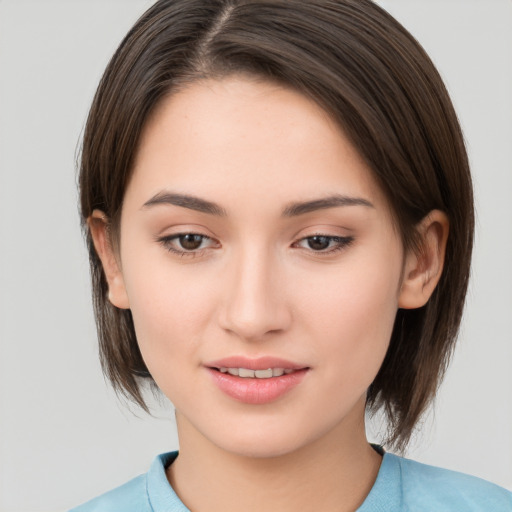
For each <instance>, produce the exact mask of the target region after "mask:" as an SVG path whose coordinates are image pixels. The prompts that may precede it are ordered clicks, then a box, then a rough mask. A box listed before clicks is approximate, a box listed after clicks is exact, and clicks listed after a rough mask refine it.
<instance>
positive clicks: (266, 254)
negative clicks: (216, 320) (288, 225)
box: [222, 240, 289, 339]
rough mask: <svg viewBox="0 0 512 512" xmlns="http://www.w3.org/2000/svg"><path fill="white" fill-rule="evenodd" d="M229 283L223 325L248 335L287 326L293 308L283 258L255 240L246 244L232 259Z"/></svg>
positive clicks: (228, 268) (251, 336)
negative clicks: (288, 300)
mask: <svg viewBox="0 0 512 512" xmlns="http://www.w3.org/2000/svg"><path fill="white" fill-rule="evenodd" d="M226 272H227V273H228V274H229V276H226V279H227V281H228V283H229V285H228V287H227V293H226V297H225V304H224V311H223V314H222V321H223V327H224V328H225V329H227V330H229V331H232V332H234V333H236V334H238V335H239V336H240V337H242V338H245V339H256V338H260V337H262V336H264V335H265V334H266V333H268V332H271V331H279V330H283V329H286V327H287V325H288V322H289V312H288V311H287V307H286V300H285V296H284V292H285V290H284V288H283V286H282V282H281V281H282V280H281V279H280V277H281V275H280V274H281V271H280V265H279V258H278V257H277V255H276V254H275V253H274V252H273V251H271V250H269V249H268V246H267V247H265V246H264V245H263V244H256V243H254V240H252V241H251V242H250V243H247V244H245V245H244V244H242V246H241V247H240V248H239V250H237V251H235V252H234V254H233V257H232V259H231V260H230V261H229V264H228V266H227V269H226Z"/></svg>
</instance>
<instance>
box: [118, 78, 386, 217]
mask: <svg viewBox="0 0 512 512" xmlns="http://www.w3.org/2000/svg"><path fill="white" fill-rule="evenodd" d="M128 188H129V190H128V191H127V195H133V192H134V191H136V192H137V195H140V196H141V197H140V200H141V201H142V200H143V199H144V196H146V197H145V200H147V199H148V198H149V197H150V196H151V195H154V194H156V193H158V192H159V191H160V190H161V189H162V188H171V189H172V190H176V191H178V192H182V193H191V192H193V193H194V194H198V195H201V196H203V197H206V198H208V197H212V196H215V197H214V199H215V200H216V201H217V200H218V201H222V200H224V201H227V202H229V204H227V209H228V210H229V208H230V206H231V207H235V206H237V202H238V203H239V204H238V206H240V207H243V205H244V204H247V202H248V198H249V197H250V198H259V199H260V202H262V203H264V202H266V203H269V200H268V199H269V198H273V199H274V203H273V204H274V206H275V208H276V209H277V208H280V207H281V204H280V203H281V202H283V201H286V200H287V199H296V200H298V199H304V198H309V197H312V196H319V195H328V194H332V193H339V194H344V195H352V196H354V195H355V196H361V197H368V198H371V199H372V202H377V203H379V202H381V203H383V202H385V200H384V197H383V195H382V193H381V191H380V189H379V187H378V186H377V184H376V182H375V180H374V179H373V177H372V175H371V172H370V170H369V169H368V167H367V165H366V164H365V162H364V161H363V159H362V158H361V156H360V155H359V154H358V152H357V151H356V150H355V149H354V147H353V146H352V145H351V144H350V142H349V141H348V139H347V138H346V136H345V135H344V134H343V132H342V130H341V129H340V127H339V126H338V125H337V124H336V123H335V122H334V121H333V120H332V119H331V118H330V117H329V115H328V114H327V113H326V112H325V111H324V110H323V109H321V108H320V107H319V106H318V105H317V104H316V103H315V102H313V101H312V100H310V99H308V98H307V97H305V96H304V95H302V94H300V93H298V92H296V91H293V90H291V89H288V88H285V87H283V86H280V85H276V84H273V83H269V82H264V81H259V80H253V79H248V78H245V77H230V78H226V79H223V80H208V81H202V82H196V83H194V84H192V85H190V86H188V87H186V88H185V89H183V90H181V91H179V92H177V93H175V94H173V95H170V96H169V97H167V98H166V99H165V100H164V101H163V102H162V103H161V104H160V105H159V107H158V108H157V109H156V111H155V112H154V113H153V115H152V117H151V118H150V120H149V121H148V123H147V125H146V127H145V129H144V131H143V134H142V137H141V140H140V144H139V149H138V152H137V155H136V160H135V165H134V172H133V176H132V180H131V182H130V185H129V187H128ZM237 199H238V201H237Z"/></svg>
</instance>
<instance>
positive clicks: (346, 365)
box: [302, 257, 400, 392]
mask: <svg viewBox="0 0 512 512" xmlns="http://www.w3.org/2000/svg"><path fill="white" fill-rule="evenodd" d="M397 261H400V260H399V259H398V260H397V259H396V258H393V257H390V258H389V259H388V258H383V259H382V260H375V259H373V260H372V261H369V260H368V261H365V260H364V259H362V258H360V259H358V261H357V264H354V265H348V264H347V265H346V266H345V267H343V268H341V267H340V269H339V270H338V271H333V272H332V274H331V275H330V276H329V277H328V278H326V279H323V280H322V281H321V282H319V283H316V284H315V285H313V281H312V282H311V283H310V284H311V286H309V287H307V289H308V294H307V295H306V294H305V295H304V300H303V303H302V316H303V318H307V319H309V322H308V323H305V324H304V328H305V329H306V330H309V331H310V332H309V333H308V335H309V337H310V338H312V339H315V340H316V347H315V351H316V353H317V354H318V357H319V358H320V357H321V358H323V359H324V360H325V358H326V355H327V357H329V358H330V362H331V364H329V370H328V372H329V373H328V376H327V378H332V379H337V380H343V382H347V383H351V384H352V385H354V384H355V383H357V382H359V383H360V390H361V391H362V392H364V390H365V389H366V387H367V385H369V384H370V383H371V382H372V381H373V379H374V377H375V375H376V373H377V372H378V370H379V368H380V366H381V364H382V361H383V360H384V357H385V354H386V351H387V348H388V346H389V341H390V338H391V333H392V329H393V324H394V320H395V317H396V312H397V309H398V285H399V280H400V267H399V265H398V264H397V263H396V262H397ZM337 372H338V376H337V377H335V374H336V373H337Z"/></svg>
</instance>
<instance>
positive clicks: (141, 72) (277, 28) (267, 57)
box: [79, 0, 474, 450]
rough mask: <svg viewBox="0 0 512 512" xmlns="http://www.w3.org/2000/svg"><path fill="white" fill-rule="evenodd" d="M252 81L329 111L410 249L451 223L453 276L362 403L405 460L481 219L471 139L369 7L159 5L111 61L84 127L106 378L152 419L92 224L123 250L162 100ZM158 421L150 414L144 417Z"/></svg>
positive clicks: (414, 54) (419, 51)
mask: <svg viewBox="0 0 512 512" xmlns="http://www.w3.org/2000/svg"><path fill="white" fill-rule="evenodd" d="M233 74H243V75H246V76H249V77H254V78H260V79H263V80H269V81H273V82H276V83H279V84H282V85H283V86H285V87H288V88H291V89H293V90H296V91H298V92H300V93H302V94H304V95H305V96H307V97H309V98H310V99H312V100H314V101H315V102H316V103H317V104H318V105H320V106H321V107H322V108H323V109H324V110H325V111H326V112H327V113H328V114H329V115H330V116H331V117H332V118H333V119H334V120H335V121H336V122H337V123H338V125H339V126H340V128H341V129H342V130H343V132H344V133H345V135H346V136H347V137H348V138H349V140H350V141H351V143H352V144H353V146H354V147H355V148H356V150H357V151H358V152H359V154H360V155H361V156H362V157H363V158H364V160H365V162H366V164H367V165H368V167H369V169H370V170H371V172H372V174H373V176H374V178H375V180H376V182H377V183H378V184H379V185H380V187H381V189H382V190H383V191H384V193H385V195H386V197H387V199H388V201H389V205H390V208H391V210H392V213H393V217H394V219H395V223H396V225H397V228H398V231H399V233H400V235H401V239H402V242H403V245H404V248H405V249H411V248H412V249H414V250H419V249H421V248H420V247H419V238H418V233H417V229H416V227H417V225H418V223H419V222H420V221H421V220H422V219H423V218H424V217H425V216H426V215H427V214H428V213H429V212H430V211H432V210H433V209H439V210H442V211H443V212H445V213H446V215H447V216H448V219H449V222H450V235H449V237H448V242H447V248H446V255H445V266H444V270H443V273H442V275H441V278H440V281H439V283H438V286H437V287H436V289H435V291H434V292H433V294H432V296H431V298H430V300H429V301H428V302H427V304H426V305H425V306H424V307H422V308H419V309H415V310H403V309H399V310H398V312H397V316H396V320H395V325H394V328H393V333H392V336H391V341H390V345H389V349H388V351H387V354H386V357H385V360H384V362H383V364H382V367H381V368H380V371H379V373H378V375H377V376H376V378H375V380H374V382H373V383H372V384H371V386H370V388H369V389H368V393H367V410H368V411H370V412H376V411H378V410H381V409H382V410H383V411H384V413H385V416H386V418H387V424H388V432H387V437H386V439H385V440H383V442H385V443H386V444H387V445H388V446H392V447H394V448H396V449H398V450H403V449H404V448H405V446H406V445H407V443H408V441H409V440H410V437H411V434H412V433H413V431H414V427H415V425H416V424H417V422H418V420H419V419H420V417H421V416H422V414H423V413H424V412H425V410H426V409H427V408H428V406H429V405H430V403H431V402H432V400H433V398H434V397H435V393H436V391H437V388H438V386H439V384H440V382H441V380H442V377H443V375H444V372H445V370H446V367H447V365H448V362H449V359H450V356H451V353H452V351H453V346H454V343H455V340H456V337H457V333H458V330H459V325H460V320H461V316H462V311H463V307H464V301H465V295H466V290H467V285H468V278H469V270H470V259H471V251H472V245H473V229H474V212H473V196H472V186H471V177H470V172H469V165H468V159H467V154H466V150H465V146H464V140H463V136H462V132H461V129H460V126H459V123H458V120H457V116H456V114H455V111H454V109H453V106H452V103H451V101H450V98H449V95H448V93H447V91H446V89H445V86H444V84H443V81H442V79H441V77H440V76H439V73H438V72H437V70H436V69H435V67H434V65H433V64H432V62H431V60H430V59H429V57H428V56H427V54H426V53H425V51H424V50H423V48H422V47H421V46H420V44H419V43H418V42H417V41H416V40H415V39H414V38H413V37H412V36H411V35H410V34H409V33H408V32H407V31H406V29H405V28H404V27H402V26H401V25H400V24H399V23H398V22H397V21H396V20H395V19H394V18H393V17H392V16H390V15H389V14H388V13H387V12H386V11H384V10H383V9H381V8H380V7H378V6H377V5H375V4H374V3H373V2H372V1H370V0H313V1H308V2H304V1H302V0H208V1H204V0H160V1H158V2H156V3H155V4H154V5H153V6H152V7H151V8H149V9H148V10H147V12H146V13H144V14H143V15H142V17H141V18H140V19H139V20H138V21H137V22H136V24H135V25H134V26H133V28H132V29H131V30H130V31H129V32H128V34H127V35H126V37H125V38H124V40H123V41H122V42H121V44H120V46H119V48H118V49H117V51H116V52H115V54H114V56H113V57H112V59H111V61H110V63H109V64H108V67H107V68H106V71H105V73H104V75H103V77H102V79H101V81H100V84H99V87H98V90H97V92H96V95H95V97H94V101H93V103H92V107H91V110H90V113H89V116H88V119H87V123H86V127H85V132H84V138H83V144H82V152H81V164H80V175H79V187H80V200H81V215H82V225H83V229H84V233H85V236H86V239H87V244H88V248H89V256H90V264H91V276H92V289H93V303H94V309H95V315H96V323H97V329H98V337H99V348H100V358H101V363H102V368H103V371H104V373H105V375H106V377H108V379H109V380H110V381H111V383H112V385H113V387H114V389H115V390H116V392H118V393H119V394H121V395H124V396H125V397H127V398H130V399H132V400H134V401H135V402H136V403H137V404H139V405H140V406H141V407H142V408H143V409H144V410H146V411H148V407H147V405H146V403H145V401H144V398H143V396H142V392H141V391H142V388H141V385H142V384H143V383H144V382H148V380H147V379H149V382H150V383H152V384H154V381H152V377H151V375H150V373H149V371H148V369H147V367H146V365H145V363H144V361H143V358H142V355H141V353H140V350H139V347H138V344H137V339H136V335H135V331H134V325H133V321H132V315H131V312H130V311H129V310H121V309H117V308H116V307H114V306H113V305H112V304H111V303H110V302H109V300H108V285H107V281H106V278H105V275H104V272H103V269H102V266H101V262H100V260H99V258H98V255H97V253H96V251H95V249H94V245H93V242H92V239H91V234H90V232H89V230H88V227H87V222H86V220H87V218H88V217H89V216H90V215H91V213H92V212H93V210H94V209H100V210H102V211H103V212H104V213H105V215H106V217H107V219H108V223H109V224H108V227H109V229H110V233H111V236H112V243H113V244H115V243H116V239H117V237H118V231H119V222H120V213H121V208H122V205H123V197H124V193H125V190H126V187H127V183H128V180H129V178H130V174H131V172H132V167H133V162H134V157H135V155H136V152H137V147H138V143H139V139H140V136H141V133H142V130H143V129H144V127H145V124H146V123H147V121H148V118H149V116H150V115H151V113H152V112H153V111H154V110H155V109H157V108H158V106H159V104H160V103H161V102H162V100H163V99H164V98H166V97H168V96H169V95H170V94H172V93H173V92H176V91H177V90H179V89H180V88H183V87H187V85H188V84H192V83H194V82H197V81H198V80H205V79H222V78H224V77H227V76H230V75H233ZM148 412H149V411H148Z"/></svg>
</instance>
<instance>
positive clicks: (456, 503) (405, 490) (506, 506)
mask: <svg viewBox="0 0 512 512" xmlns="http://www.w3.org/2000/svg"><path fill="white" fill-rule="evenodd" d="M387 455H388V456H390V457H393V458H395V459H396V462H397V464H398V466H399V468H400V474H401V480H402V498H403V503H404V504H405V505H406V506H410V507H414V508H413V510H436V511H439V512H444V511H447V512H448V511H459V510H464V511H467V512H484V511H486V512H487V511H490V510H492V511H493V512H511V511H512V493H511V492H509V491H507V490H506V489H503V488H502V487H499V486H497V485H495V484H492V483H490V482H487V481H485V480H482V479H480V478H477V477H474V476H470V475H466V474H464V473H459V472H456V471H450V470H447V469H441V468H437V467H434V466H429V465H427V464H421V463H419V462H414V461H412V460H409V459H405V458H402V457H397V456H395V455H390V454H387Z"/></svg>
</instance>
